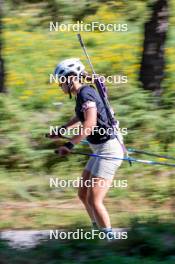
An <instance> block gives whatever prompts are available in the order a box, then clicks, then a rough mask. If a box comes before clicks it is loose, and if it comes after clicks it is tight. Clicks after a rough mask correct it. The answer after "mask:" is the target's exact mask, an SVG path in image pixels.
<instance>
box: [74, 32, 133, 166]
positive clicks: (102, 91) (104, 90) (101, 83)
mask: <svg viewBox="0 0 175 264" xmlns="http://www.w3.org/2000/svg"><path fill="white" fill-rule="evenodd" d="M77 37H78V40H79V42H80V45H81V47H82V49H83V51H84V54H85V56H86V58H87V61H88V64H89V66H90V68H91V70H92V74H93V77H94V83H95V86H96V88H97V90H98V93H99V95H100V97H101V99H102V101H103V104H104V106H105V109H106V114H107V117H108V122H109V125H110V126H111V127H112V128H113V131H114V134H115V136H116V138H117V140H118V141H119V143H120V145H121V146H122V149H123V151H124V153H126V156H127V157H128V161H129V163H130V165H132V163H131V160H130V159H129V155H128V152H127V149H126V147H125V145H124V143H123V142H121V141H120V140H119V138H118V136H117V127H116V125H117V121H116V120H115V118H114V114H113V113H112V111H111V107H110V104H109V101H108V95H107V88H106V86H105V85H104V81H102V78H101V77H100V76H98V75H97V74H96V72H95V70H94V67H93V65H92V62H91V60H90V57H89V55H88V53H87V49H86V47H85V45H84V42H83V39H82V37H81V35H80V34H77Z"/></svg>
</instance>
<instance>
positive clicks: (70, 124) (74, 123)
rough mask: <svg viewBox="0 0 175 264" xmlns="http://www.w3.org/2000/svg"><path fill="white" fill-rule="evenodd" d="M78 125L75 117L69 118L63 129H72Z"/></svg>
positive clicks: (78, 121)
mask: <svg viewBox="0 0 175 264" xmlns="http://www.w3.org/2000/svg"><path fill="white" fill-rule="evenodd" d="M79 125H80V120H79V119H78V117H77V116H74V117H73V118H71V119H70V120H69V121H68V122H67V123H66V124H65V125H64V127H65V128H66V129H67V128H74V127H77V126H79Z"/></svg>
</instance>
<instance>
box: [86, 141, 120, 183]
mask: <svg viewBox="0 0 175 264" xmlns="http://www.w3.org/2000/svg"><path fill="white" fill-rule="evenodd" d="M89 145H90V147H91V149H92V151H93V153H94V154H98V155H104V156H107V157H110V158H111V157H116V158H121V159H123V157H124V152H123V148H122V146H121V144H120V143H119V141H118V140H117V138H114V139H111V140H108V141H107V142H105V143H102V144H89ZM121 163H122V160H117V159H103V158H98V157H91V158H90V159H89V161H88V162H87V164H86V167H85V170H87V171H90V172H91V175H93V176H95V177H101V178H104V179H113V177H114V175H115V172H116V171H117V169H118V168H119V167H120V165H121Z"/></svg>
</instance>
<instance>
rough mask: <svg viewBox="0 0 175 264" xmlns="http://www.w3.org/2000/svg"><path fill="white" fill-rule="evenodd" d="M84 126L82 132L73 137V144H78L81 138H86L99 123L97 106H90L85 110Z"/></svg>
mask: <svg viewBox="0 0 175 264" xmlns="http://www.w3.org/2000/svg"><path fill="white" fill-rule="evenodd" d="M82 125H83V127H82V129H81V130H80V134H79V135H76V136H74V137H73V138H72V139H71V142H72V143H73V144H78V143H79V142H80V141H81V140H83V139H85V138H86V137H87V136H89V135H90V134H91V133H92V130H93V128H94V127H95V126H96V125H97V108H96V107H90V108H87V109H86V110H85V111H84V122H83V123H82Z"/></svg>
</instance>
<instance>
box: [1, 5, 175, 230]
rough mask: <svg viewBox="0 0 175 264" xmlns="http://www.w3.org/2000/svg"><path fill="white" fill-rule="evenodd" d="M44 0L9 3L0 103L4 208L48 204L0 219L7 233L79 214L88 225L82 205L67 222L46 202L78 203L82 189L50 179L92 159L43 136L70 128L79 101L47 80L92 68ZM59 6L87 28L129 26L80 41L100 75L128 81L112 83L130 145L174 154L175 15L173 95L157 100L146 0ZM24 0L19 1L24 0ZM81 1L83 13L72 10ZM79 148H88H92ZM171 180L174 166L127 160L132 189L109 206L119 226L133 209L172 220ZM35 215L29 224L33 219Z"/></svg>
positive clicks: (170, 50) (74, 172) (169, 89)
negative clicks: (144, 71)
mask: <svg viewBox="0 0 175 264" xmlns="http://www.w3.org/2000/svg"><path fill="white" fill-rule="evenodd" d="M11 2H12V1H11ZM34 2H35V1H34ZM36 2H37V3H34V4H33V2H32V3H31V1H30V3H28V2H27V1H20V5H18V7H17V6H16V5H15V8H14V6H13V8H12V6H6V11H8V12H6V14H5V17H4V19H3V23H4V31H3V38H4V50H3V55H4V58H5V62H6V78H7V80H6V86H7V88H8V91H9V94H6V95H1V97H0V143H1V148H0V156H1V160H0V185H1V192H0V198H1V201H2V202H8V201H9V202H12V201H14V202H36V203H37V202H40V201H42V202H43V203H42V204H41V207H42V206H43V208H42V210H41V208H38V209H37V210H38V211H37V212H40V214H38V215H37V214H36V215H35V211H33V210H32V209H31V211H30V210H29V215H31V216H29V215H28V211H27V212H26V211H25V210H24V209H23V210H18V209H14V211H13V213H12V214H10V213H9V212H8V211H7V218H6V219H4V218H3V219H2V220H1V227H4V228H5V227H6V228H7V227H8V226H10V227H19V226H21V227H22V226H24V227H33V226H34V227H37V228H38V227H48V226H49V225H54V226H60V225H62V224H63V223H64V222H65V221H67V223H69V224H70V222H73V221H74V220H75V219H76V216H77V215H78V217H79V216H80V215H81V217H80V219H82V221H83V222H84V221H87V222H88V220H87V217H86V215H85V212H82V211H81V209H79V208H77V210H75V208H74V209H68V210H67V212H68V213H65V217H61V216H60V215H59V209H58V212H57V211H56V212H55V211H54V210H53V211H54V212H53V211H52V212H51V211H50V210H49V209H48V208H47V206H45V204H44V203H45V202H47V203H48V204H49V206H50V205H51V204H53V203H54V205H55V206H56V203H57V202H58V201H63V200H64V199H68V200H69V199H70V198H71V199H72V198H75V196H76V190H75V188H67V189H64V190H62V189H61V190H60V189H59V190H54V189H51V188H50V187H49V184H48V182H49V177H50V176H55V177H61V178H63V179H68V178H70V168H71V177H72V179H75V178H76V177H77V176H80V174H81V171H82V169H83V166H84V164H85V162H86V160H87V159H86V158H84V157H83V158H82V157H79V156H73V155H71V156H69V157H68V158H66V159H58V157H57V156H55V155H54V154H53V150H54V149H55V148H56V147H57V146H58V145H59V144H61V143H62V142H58V143H55V142H50V141H49V140H48V139H45V138H44V134H45V133H46V132H48V130H49V126H50V125H61V124H64V122H66V121H67V120H68V119H69V118H70V117H71V116H72V113H73V111H74V101H73V100H72V101H69V100H68V98H66V97H65V95H64V94H62V92H61V91H60V90H59V89H58V88H57V85H56V84H49V74H50V73H53V69H54V67H55V65H56V64H57V62H58V61H60V60H61V59H64V58H67V57H80V58H81V59H82V61H83V62H84V63H85V64H86V61H85V58H84V56H83V53H82V51H81V48H80V47H79V44H78V42H77V39H76V35H75V33H73V32H49V27H48V21H50V19H52V16H55V15H54V14H53V13H52V11H53V9H52V5H51V4H52V3H51V1H47V2H46V1H39V2H40V3H39V4H38V1H36ZM52 2H55V3H57V4H58V3H60V5H59V8H60V10H59V12H58V10H57V9H56V12H57V14H58V17H57V18H58V20H59V21H60V20H62V21H64V22H66V23H68V22H73V21H76V20H77V18H79V17H82V19H83V20H84V21H85V22H90V21H104V22H105V23H108V22H109V19H111V20H112V22H113V23H123V22H127V23H128V32H125V33H124V32H118V33H111V32H104V33H99V32H95V33H94V32H89V33H86V34H84V33H83V34H82V35H83V37H84V39H85V43H86V45H87V48H88V51H89V54H90V56H91V57H92V62H93V64H94V67H95V69H96V71H97V72H98V73H99V74H107V75H114V74H120V75H122V74H123V75H127V76H128V83H126V84H118V85H112V84H109V97H110V101H111V104H112V106H113V108H114V110H115V112H116V116H117V118H118V119H119V121H120V126H121V127H127V128H128V133H129V134H128V135H127V136H126V137H125V141H126V145H127V146H129V147H135V148H140V149H145V150H150V151H154V152H157V153H160V154H161V153H162V154H163V153H164V152H167V153H169V154H171V155H174V154H175V133H174V131H175V113H174V105H175V100H174V99H175V90H174V82H175V76H174V71H175V48H174V40H175V33H174V31H173V26H174V24H175V20H174V18H173V17H172V16H171V17H170V30H169V36H168V41H167V44H166V49H165V52H166V60H167V65H166V77H165V80H164V84H163V85H164V87H165V89H164V93H163V95H162V98H161V99H160V100H159V102H157V99H156V98H155V97H154V96H153V95H152V94H151V93H148V92H144V91H143V90H142V88H141V87H139V85H140V84H139V83H138V71H139V66H140V58H141V52H142V40H143V36H142V32H143V23H144V22H145V20H146V19H147V17H148V15H149V9H148V8H147V7H146V4H145V1H130V2H128V1H110V2H108V5H107V4H106V3H105V2H106V1H82V2H81V3H80V2H78V3H77V1H76V2H75V1H74V2H73V1H72V4H70V1H69V4H68V2H67V1H52ZM13 3H15V1H13ZM16 3H19V1H17V0H16ZM170 4H171V10H170V11H171V12H172V13H173V10H175V4H174V2H173V1H171V2H170ZM48 5H50V6H48ZM75 5H77V7H78V8H77V9H76V8H73V7H74V6H75ZM79 7H80V8H79ZM47 10H48V11H49V12H48V16H46V13H47ZM65 14H66V15H65ZM80 15H81V16H80ZM87 68H88V67H87ZM88 70H89V69H88ZM55 102H62V103H63V106H62V108H59V109H56V108H55V106H54V105H53V103H55ZM77 148H78V149H79V148H81V149H82V148H83V150H85V147H84V146H83V147H82V146H78V147H77ZM160 161H162V160H160ZM173 174H174V170H173V169H172V168H167V167H164V166H162V167H160V166H154V167H152V166H146V165H145V166H143V165H140V164H134V165H133V166H132V167H129V166H128V164H127V163H124V164H123V165H122V167H121V169H120V171H119V174H118V177H120V179H127V180H128V188H127V190H118V189H111V190H110V192H109V202H108V206H109V209H110V210H111V213H112V222H113V223H114V225H122V224H126V225H127V224H128V221H129V220H128V219H129V218H130V214H133V213H134V214H136V215H142V216H144V215H151V216H152V215H154V214H157V215H159V216H160V218H164V217H165V218H169V217H170V215H172V214H173V205H172V204H173V199H174V191H173V190H174V187H175V179H174V178H173ZM116 200H117V203H116ZM74 202H75V201H74ZM76 206H77V205H76ZM40 210H41V211H40ZM46 212H47V213H46ZM116 212H118V214H116ZM8 213H9V214H8ZM49 213H50V214H49ZM57 216H58V218H59V219H60V221H58V220H57ZM71 216H72V217H71ZM28 217H29V218H30V222H29V221H28V220H26V219H28ZM7 219H8V220H9V221H7ZM14 219H15V220H14ZM65 219H66V220H65ZM69 219H70V220H69Z"/></svg>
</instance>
